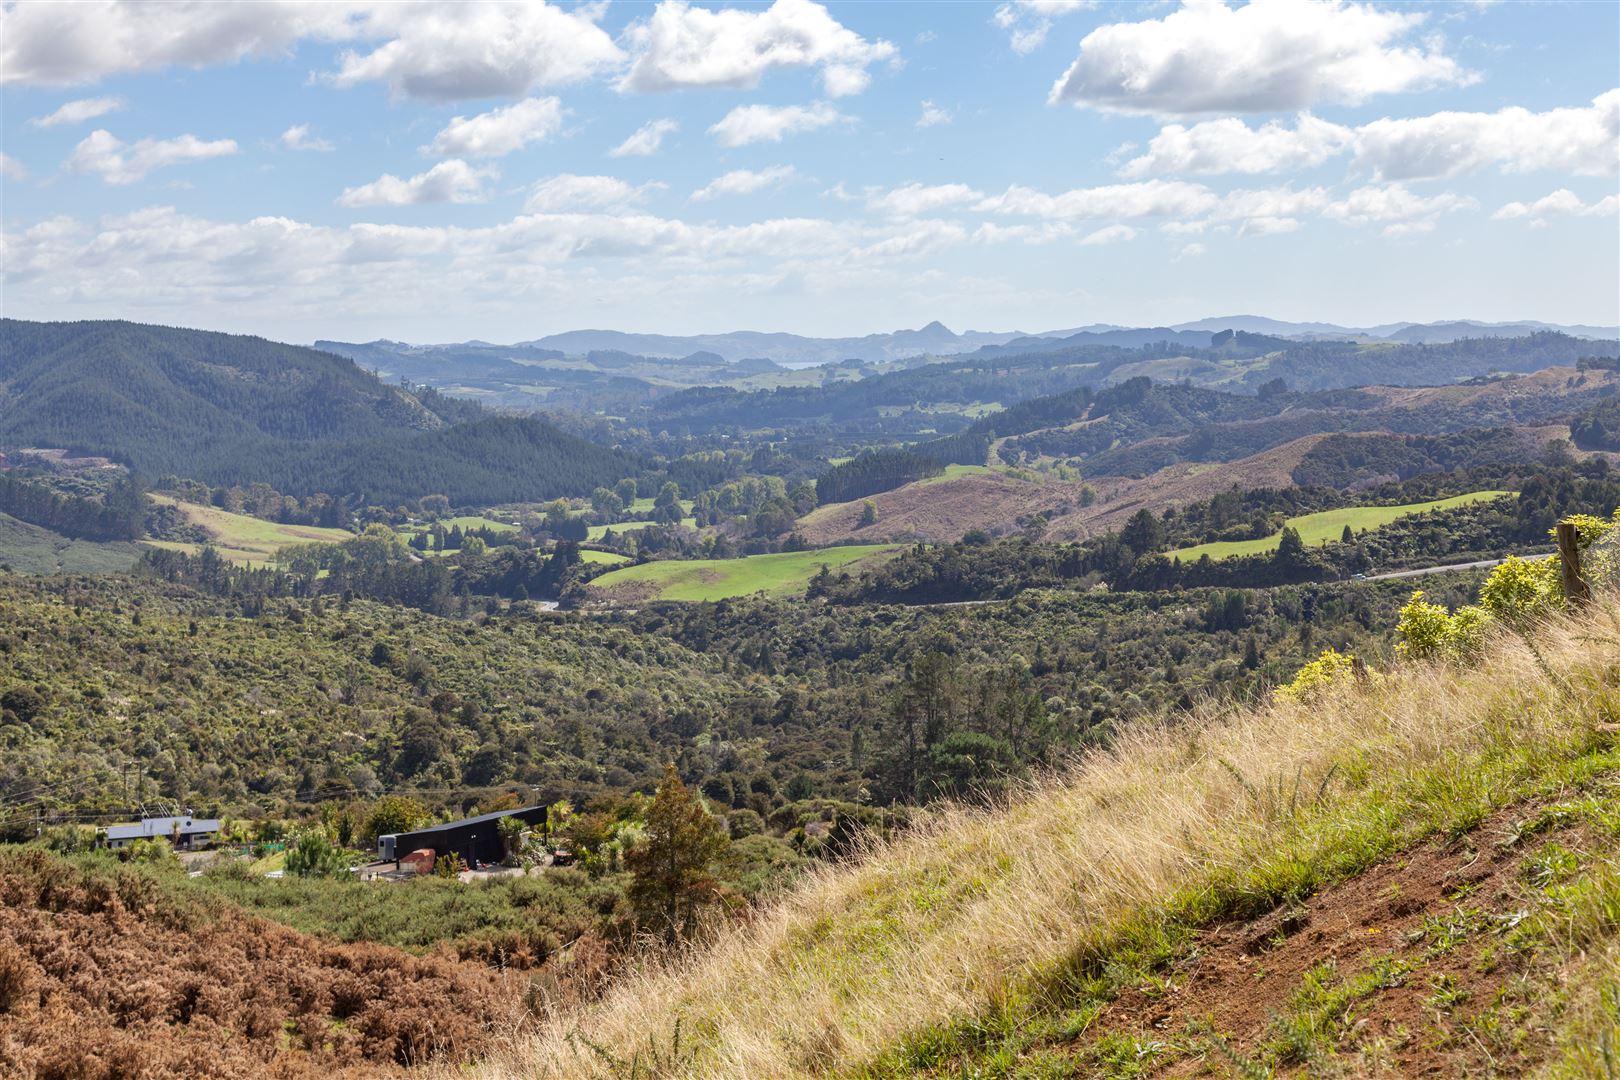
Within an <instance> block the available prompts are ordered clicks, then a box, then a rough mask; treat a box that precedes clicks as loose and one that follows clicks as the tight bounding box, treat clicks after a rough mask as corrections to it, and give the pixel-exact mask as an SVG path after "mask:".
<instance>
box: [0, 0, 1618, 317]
mask: <svg viewBox="0 0 1620 1080" xmlns="http://www.w3.org/2000/svg"><path fill="white" fill-rule="evenodd" d="M3 10H4V15H3V19H4V24H3V25H0V79H3V80H4V87H3V93H4V109H3V121H0V138H3V143H0V149H3V152H4V154H5V161H4V180H3V185H4V186H3V201H4V206H3V221H4V250H3V258H4V272H5V278H4V289H5V291H4V297H3V306H4V311H5V314H6V315H8V316H15V317H22V318H51V319H67V318H101V317H124V318H131V319H138V320H146V321H158V322H166V323H175V324H181V325H189V326H202V327H209V328H215V329H224V330H232V331H246V332H254V333H260V334H264V335H265V336H269V337H274V338H278V339H282V340H293V341H308V340H313V339H315V338H318V337H330V338H341V339H351V340H352V339H367V338H373V337H380V336H386V337H392V338H399V339H406V340H415V341H447V340H461V339H467V338H482V339H485V340H495V341H512V340H519V339H525V338H532V337H538V336H540V335H542V334H546V333H552V332H556V331H561V330H567V329H574V328H580V327H586V326H591V327H610V328H616V329H625V330H640V331H661V332H670V333H687V332H699V331H721V330H732V329H765V330H789V331H795V332H800V333H810V334H825V335H844V334H860V333H868V332H877V331H885V330H891V329H895V328H898V327H902V326H918V325H921V324H923V323H925V322H928V321H930V320H933V319H939V320H941V321H943V322H945V323H946V324H947V325H949V326H951V327H952V328H954V329H959V330H960V329H984V330H1005V329H1014V328H1017V329H1023V330H1030V331H1034V330H1048V329H1055V328H1060V327H1070V326H1079V325H1085V324H1090V323H1095V322H1107V323H1120V324H1129V325H1152V324H1161V323H1168V322H1176V321H1182V320H1188V319H1194V318H1200V317H1204V316H1210V315H1218V314H1235V313H1254V314H1266V315H1271V316H1274V317H1278V318H1287V319H1300V320H1324V321H1332V322H1338V323H1341V324H1348V325H1370V324H1375V323H1381V322H1389V321H1395V320H1405V319H1413V320H1433V319H1441V318H1481V319H1491V320H1508V319H1519V318H1531V319H1543V320H1547V321H1555V322H1583V323H1599V324H1614V323H1617V322H1620V225H1617V222H1620V219H1617V217H1616V213H1615V211H1616V203H1617V202H1620V198H1617V195H1616V184H1617V180H1616V170H1617V161H1620V89H1617V86H1620V5H1616V4H1612V3H1585V4H1529V3H1507V4H1455V5H1440V4H1434V5H1425V4H1405V5H1400V6H1395V5H1381V4H1359V3H1349V2H1341V3H1312V2H1308V0H1257V2H1255V3H1252V4H1249V5H1246V6H1240V5H1232V6H1225V5H1222V4H1219V3H1215V2H1214V0H1200V2H1198V3H1193V4H1188V5H1185V6H1181V5H1177V4H1174V3H1148V4H1135V3H1116V4H1098V5H1088V4H1086V3H1076V2H1073V0H1034V2H1019V0H1009V2H1008V3H999V4H998V3H986V4H977V3H953V4H930V3H860V4H839V3H832V4H827V5H825V6H823V5H818V4H815V3H811V2H809V0H777V2H775V3H774V4H770V5H765V4H757V5H746V6H745V5H738V6H735V7H726V6H723V5H702V4H684V3H674V2H670V0H665V2H664V3H662V4H658V5H656V6H655V5H653V4H631V3H611V4H593V5H585V6H580V5H561V6H558V5H547V4H542V3H531V4H481V3H480V4H453V5H452V4H414V5H405V4H394V5H378V4H368V3H325V4H305V3H266V4H260V3H239V4H230V5H227V4H188V3H173V4H162V5H158V4H147V5H125V4H118V3H99V4H79V5H56V4H42V3H29V4H8V5H6V6H5V7H4V9H3ZM638 132H639V133H640V135H639V137H637V133H638Z"/></svg>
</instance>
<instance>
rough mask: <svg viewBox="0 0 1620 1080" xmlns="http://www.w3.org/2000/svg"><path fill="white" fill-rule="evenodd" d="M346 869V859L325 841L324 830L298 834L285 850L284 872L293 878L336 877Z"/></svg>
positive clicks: (339, 850)
mask: <svg viewBox="0 0 1620 1080" xmlns="http://www.w3.org/2000/svg"><path fill="white" fill-rule="evenodd" d="M348 869H349V860H348V858H347V857H346V856H345V855H344V854H343V851H342V850H341V849H340V848H337V847H334V846H333V844H332V841H330V840H328V839H327V837H326V831H325V830H324V829H310V830H308V831H306V832H302V833H299V834H298V839H296V840H294V841H293V842H292V845H291V846H290V847H288V848H287V863H286V872H287V873H289V874H291V875H292V876H293V877H337V876H338V875H339V874H342V873H344V872H345V871H347V870H348Z"/></svg>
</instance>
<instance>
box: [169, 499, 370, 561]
mask: <svg viewBox="0 0 1620 1080" xmlns="http://www.w3.org/2000/svg"><path fill="white" fill-rule="evenodd" d="M150 498H151V500H152V501H153V502H155V503H159V504H162V505H165V506H173V507H175V508H176V509H177V510H179V511H180V513H181V514H183V515H184V516H185V519H186V520H187V521H188V522H190V523H191V524H193V525H196V526H198V527H199V528H201V529H202V530H203V531H205V532H206V533H208V535H209V537H210V538H211V539H212V543H213V546H214V548H215V549H216V550H217V551H218V552H219V553H220V554H221V555H223V556H224V557H225V558H227V559H229V560H230V561H231V562H234V563H242V564H256V565H263V564H265V563H268V562H269V561H270V560H271V559H273V558H275V554H276V552H278V551H280V550H281V549H282V548H284V547H291V546H292V545H294V544H308V543H312V542H319V543H327V544H338V543H342V542H343V541H345V540H352V539H354V534H353V533H351V532H347V531H345V530H343V529H322V528H319V527H317V526H314V525H283V524H281V523H279V522H275V521H265V520H264V519H263V518H256V517H251V516H249V515H247V514H233V513H231V512H230V511H228V510H221V509H219V508H218V507H216V506H199V505H197V504H196V503H188V502H185V501H183V500H181V499H176V498H173V497H171V496H168V495H152V496H150ZM148 543H151V544H152V545H153V546H154V547H165V548H172V549H175V550H180V551H195V550H196V549H197V548H198V547H199V545H197V544H181V543H170V542H166V541H161V540H156V541H148Z"/></svg>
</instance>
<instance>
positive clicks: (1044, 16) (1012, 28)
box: [994, 0, 1096, 53]
mask: <svg viewBox="0 0 1620 1080" xmlns="http://www.w3.org/2000/svg"><path fill="white" fill-rule="evenodd" d="M1095 6H1096V0H1008V2H1007V3H1005V4H1002V5H1001V6H1000V7H998V8H996V13H995V15H994V19H995V23H996V25H997V26H999V27H1001V28H1002V29H1003V30H1006V31H1007V32H1008V34H1009V36H1010V43H1011V45H1012V48H1013V51H1014V52H1017V53H1032V52H1034V51H1035V50H1036V49H1038V48H1040V47H1041V46H1042V45H1043V44H1045V43H1046V35H1047V34H1048V33H1049V32H1050V31H1051V29H1052V21H1053V20H1054V19H1056V18H1058V17H1059V16H1062V15H1068V14H1070V13H1072V12H1076V11H1079V10H1081V9H1082V8H1089V7H1095Z"/></svg>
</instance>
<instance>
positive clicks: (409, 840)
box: [377, 806, 546, 866]
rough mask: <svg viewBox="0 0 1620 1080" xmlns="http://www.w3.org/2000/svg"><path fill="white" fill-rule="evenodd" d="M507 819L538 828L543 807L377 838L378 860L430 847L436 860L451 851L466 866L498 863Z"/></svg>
mask: <svg viewBox="0 0 1620 1080" xmlns="http://www.w3.org/2000/svg"><path fill="white" fill-rule="evenodd" d="M509 817H515V818H520V819H521V820H523V821H524V822H526V823H527V824H530V825H538V824H539V823H540V822H542V821H544V820H545V819H546V808H545V807H544V806H525V807H523V808H522V809H521V810H497V811H496V812H495V813H493V814H480V815H478V816H477V817H470V818H463V819H461V820H460V821H447V822H445V823H444V824H443V825H433V826H430V827H428V828H426V829H417V830H416V831H414V832H407V833H389V834H387V835H384V836H379V837H377V858H379V859H381V860H383V861H384V862H388V861H397V860H399V859H402V858H404V857H405V856H406V855H409V854H410V853H411V852H413V851H416V850H418V849H420V848H431V849H432V850H433V854H434V857H435V858H437V857H438V856H440V855H448V854H449V853H450V852H452V851H453V852H455V853H456V854H457V855H460V856H461V861H462V862H464V863H466V864H467V865H468V866H471V865H472V864H473V863H475V862H478V863H498V862H500V861H501V860H502V859H503V858H505V857H506V848H505V846H504V845H503V844H502V842H501V825H500V822H501V819H502V818H509Z"/></svg>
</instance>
